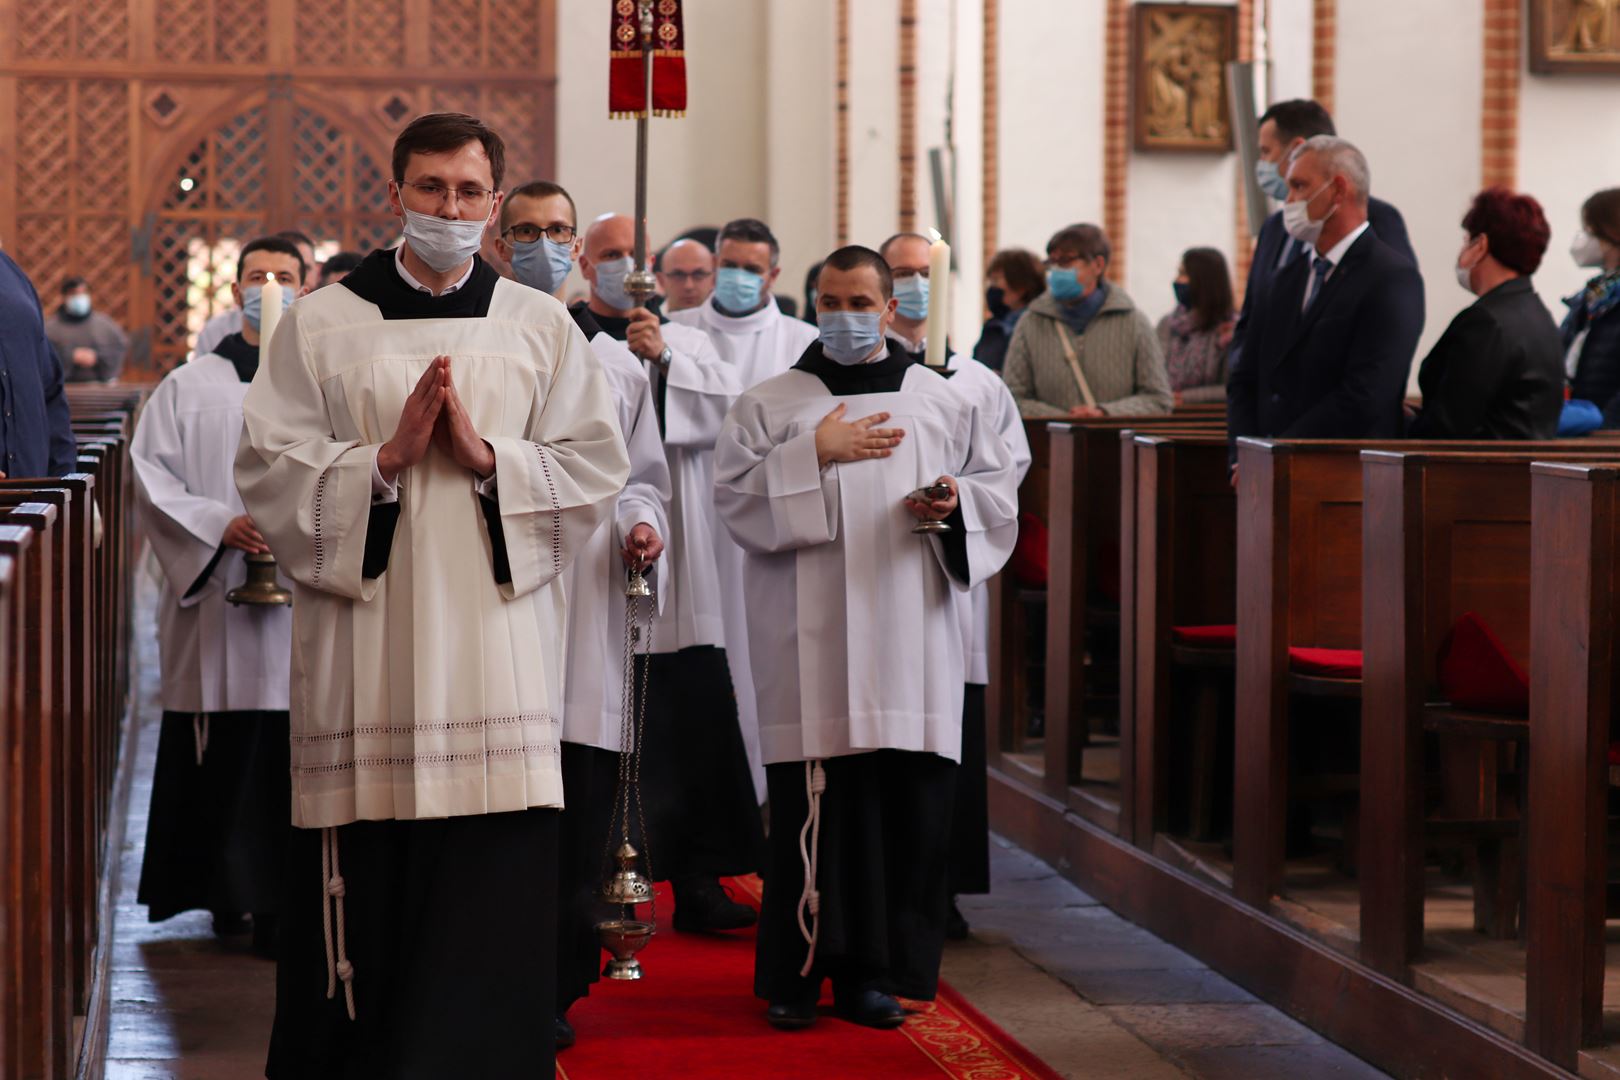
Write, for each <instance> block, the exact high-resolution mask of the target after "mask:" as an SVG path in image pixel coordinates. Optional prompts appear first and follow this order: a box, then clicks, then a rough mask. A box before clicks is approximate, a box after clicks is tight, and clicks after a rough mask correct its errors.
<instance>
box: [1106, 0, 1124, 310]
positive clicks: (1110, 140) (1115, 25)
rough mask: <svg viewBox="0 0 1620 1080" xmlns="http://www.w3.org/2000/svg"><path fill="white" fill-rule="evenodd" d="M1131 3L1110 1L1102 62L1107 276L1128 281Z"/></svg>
mask: <svg viewBox="0 0 1620 1080" xmlns="http://www.w3.org/2000/svg"><path fill="white" fill-rule="evenodd" d="M1129 7H1130V5H1129V3H1128V2H1127V0H1108V16H1107V24H1106V27H1105V29H1104V35H1105V36H1104V42H1105V50H1106V52H1105V59H1104V61H1103V109H1104V112H1103V220H1102V226H1103V229H1104V230H1105V231H1106V232H1107V233H1108V239H1109V240H1111V241H1112V242H1113V245H1114V258H1113V260H1112V262H1111V264H1110V265H1109V267H1108V279H1109V280H1110V281H1114V282H1120V283H1123V282H1124V280H1125V240H1126V237H1125V181H1126V176H1127V174H1128V172H1129V170H1130V120H1131V118H1130V105H1129V102H1130V86H1129V79H1130V56H1129V47H1130V23H1129V20H1128V19H1127V15H1128V14H1129V11H1128V9H1129Z"/></svg>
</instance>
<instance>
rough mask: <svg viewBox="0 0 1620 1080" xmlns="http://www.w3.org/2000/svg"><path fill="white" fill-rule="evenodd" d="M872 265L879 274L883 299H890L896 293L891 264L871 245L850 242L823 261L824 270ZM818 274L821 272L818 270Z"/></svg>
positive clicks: (856, 268)
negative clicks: (865, 245)
mask: <svg viewBox="0 0 1620 1080" xmlns="http://www.w3.org/2000/svg"><path fill="white" fill-rule="evenodd" d="M863 266H866V267H870V268H871V270H872V272H873V273H875V274H877V276H878V285H879V287H880V288H881V289H882V291H883V299H885V300H888V299H889V298H890V297H892V296H893V295H894V275H893V274H892V273H890V272H889V264H888V262H887V261H885V260H884V258H883V256H881V255H879V254H878V253H877V252H875V251H873V250H872V249H871V248H869V247H862V246H861V245H860V244H850V245H849V246H848V247H841V248H839V249H838V250H837V251H835V252H833V253H832V254H831V255H829V256H827V258H826V259H825V260H823V261H822V263H821V269H822V270H842V271H844V272H846V273H847V272H849V271H850V270H859V269H860V268H861V267H863ZM817 276H818V277H819V276H820V274H819V272H818V274H817Z"/></svg>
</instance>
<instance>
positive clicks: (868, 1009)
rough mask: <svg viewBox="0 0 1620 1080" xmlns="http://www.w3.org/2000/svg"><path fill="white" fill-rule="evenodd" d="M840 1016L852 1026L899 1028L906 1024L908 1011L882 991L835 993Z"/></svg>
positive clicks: (834, 997)
mask: <svg viewBox="0 0 1620 1080" xmlns="http://www.w3.org/2000/svg"><path fill="white" fill-rule="evenodd" d="M833 1000H834V1002H835V1005H836V1008H837V1011H838V1015H839V1016H841V1017H843V1018H844V1019H845V1020H848V1021H849V1022H850V1023H852V1024H860V1025H861V1026H862V1027H869V1028H897V1027H899V1026H900V1025H901V1024H903V1023H905V1022H906V1010H905V1009H904V1008H902V1007H901V1005H900V1003H899V1002H898V1001H896V1000H895V999H894V998H892V997H890V996H889V995H888V994H885V993H883V992H882V991H881V990H857V991H854V992H853V993H848V994H839V993H837V992H836V991H834V996H833Z"/></svg>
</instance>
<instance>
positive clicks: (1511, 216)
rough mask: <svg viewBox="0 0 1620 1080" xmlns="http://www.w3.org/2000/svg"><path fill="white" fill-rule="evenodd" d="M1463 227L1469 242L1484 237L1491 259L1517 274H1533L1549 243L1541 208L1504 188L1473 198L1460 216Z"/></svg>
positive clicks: (1485, 192)
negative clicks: (1469, 239)
mask: <svg viewBox="0 0 1620 1080" xmlns="http://www.w3.org/2000/svg"><path fill="white" fill-rule="evenodd" d="M1462 227H1463V229H1465V230H1466V231H1467V233H1468V235H1469V237H1470V238H1472V237H1475V236H1484V237H1486V239H1487V242H1488V243H1489V244H1490V254H1491V257H1492V258H1494V259H1495V260H1496V261H1497V262H1499V263H1501V264H1502V265H1503V266H1505V267H1507V268H1508V269H1509V270H1512V271H1515V272H1516V273H1520V274H1533V273H1535V272H1536V270H1537V269H1539V268H1540V266H1541V258H1542V256H1544V255H1546V254H1547V243H1548V241H1550V240H1551V239H1552V228H1551V227H1550V226H1549V225H1548V224H1547V215H1546V214H1544V213H1542V211H1541V204H1540V203H1538V202H1537V201H1536V200H1535V199H1533V198H1531V197H1530V196H1529V195H1519V194H1516V193H1514V192H1512V191H1509V190H1508V189H1507V188H1503V187H1493V188H1486V189H1485V190H1484V191H1482V192H1480V193H1479V194H1478V195H1475V196H1474V204H1473V205H1472V206H1470V207H1469V208H1468V213H1466V214H1464V215H1463V219H1462Z"/></svg>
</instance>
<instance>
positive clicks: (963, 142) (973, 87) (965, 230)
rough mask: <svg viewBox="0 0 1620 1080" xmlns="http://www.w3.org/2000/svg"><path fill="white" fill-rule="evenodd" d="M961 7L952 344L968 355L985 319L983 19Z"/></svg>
mask: <svg viewBox="0 0 1620 1080" xmlns="http://www.w3.org/2000/svg"><path fill="white" fill-rule="evenodd" d="M952 2H953V3H955V4H956V5H957V9H958V10H957V22H956V26H957V31H956V49H957V53H956V57H957V59H956V64H957V67H956V95H955V101H956V121H955V139H956V291H955V307H954V309H953V313H952V315H951V340H952V341H953V342H955V343H956V347H957V348H958V349H960V350H962V351H964V352H967V351H971V350H972V348H973V346H974V345H975V344H976V343H977V342H978V340H979V330H980V329H981V327H982V326H983V319H984V309H983V301H984V169H983V166H982V163H983V161H984V15H983V12H982V11H981V10H980V7H979V5H978V4H977V3H974V2H973V0H952Z"/></svg>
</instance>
